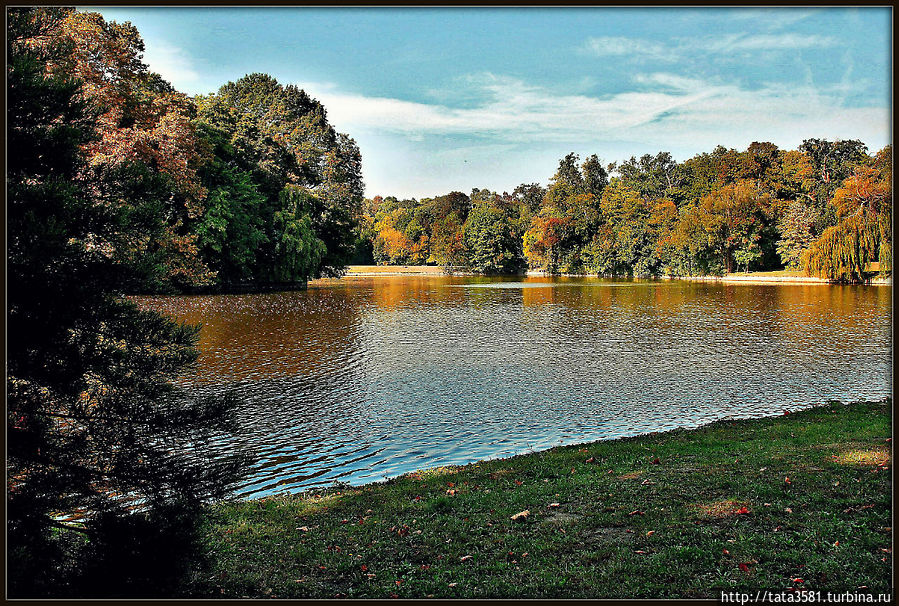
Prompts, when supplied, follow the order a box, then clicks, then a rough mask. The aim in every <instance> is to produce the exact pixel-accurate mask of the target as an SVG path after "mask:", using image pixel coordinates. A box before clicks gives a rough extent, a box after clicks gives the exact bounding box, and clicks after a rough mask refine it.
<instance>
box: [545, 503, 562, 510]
mask: <svg viewBox="0 0 899 606" xmlns="http://www.w3.org/2000/svg"><path fill="white" fill-rule="evenodd" d="M546 507H547V508H548V509H556V508H558V507H561V505H560V504H559V503H550V504H549V505H547V506H546Z"/></svg>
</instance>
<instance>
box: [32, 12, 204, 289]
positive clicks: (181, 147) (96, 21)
mask: <svg viewBox="0 0 899 606" xmlns="http://www.w3.org/2000/svg"><path fill="white" fill-rule="evenodd" d="M53 40H59V41H62V42H64V43H65V44H66V49H67V52H66V53H65V54H64V55H62V56H61V57H59V58H57V59H55V60H53V61H52V62H50V63H49V64H48V68H49V69H50V70H51V71H56V72H59V73H63V72H65V73H71V74H73V75H74V76H76V77H78V78H79V79H81V81H82V82H83V84H82V92H83V94H84V95H86V96H87V97H88V98H89V99H90V100H91V102H92V103H93V104H94V106H95V107H97V108H98V109H99V112H98V114H97V117H96V122H95V125H96V133H97V135H98V136H97V137H95V138H94V140H92V141H91V142H89V143H87V144H85V146H84V149H83V151H84V153H85V154H86V159H87V164H88V165H89V167H90V170H91V171H92V172H94V173H95V178H94V181H95V182H97V183H102V184H103V188H102V190H100V191H97V192H95V194H96V195H102V197H103V198H104V199H105V203H106V204H109V205H117V206H121V207H124V208H126V210H125V212H126V213H127V214H128V215H131V216H137V217H140V221H139V223H137V224H136V225H134V226H133V227H132V229H133V230H134V231H137V230H138V229H140V232H141V237H139V238H135V239H134V240H133V241H132V245H131V246H130V247H124V246H121V247H119V251H120V252H121V254H123V255H125V259H132V260H133V259H139V262H140V263H141V264H143V265H144V266H145V267H149V266H150V265H155V266H156V267H155V268H154V270H153V272H151V273H150V274H148V275H147V281H148V282H147V283H146V284H144V285H143V288H149V289H151V290H164V289H171V288H184V287H193V286H204V285H210V284H212V283H213V281H214V279H215V274H214V272H211V271H210V270H209V268H208V267H207V266H206V265H205V263H204V262H203V261H202V259H200V256H199V247H198V246H197V242H196V238H197V236H196V234H194V233H191V232H190V229H189V225H190V223H191V222H192V221H193V220H194V219H196V218H197V217H199V216H200V215H201V214H202V213H203V210H204V201H205V198H206V189H205V188H204V187H203V184H202V183H201V182H200V179H199V176H198V174H197V169H198V167H199V165H200V164H201V163H202V162H203V160H204V158H203V154H202V153H201V147H200V146H199V141H198V139H197V136H196V131H195V129H194V128H193V126H192V124H191V117H192V113H193V111H194V108H193V106H192V104H191V102H190V100H189V99H188V98H187V97H186V96H185V95H183V94H181V93H178V92H177V91H175V90H174V89H173V88H172V87H171V85H170V84H168V83H167V82H165V81H164V80H163V79H162V78H161V77H160V76H159V75H158V74H154V73H152V72H151V71H150V70H149V68H148V67H147V65H146V64H144V63H143V61H142V54H143V51H144V43H143V40H142V39H141V37H140V34H139V33H138V31H137V29H136V28H134V26H132V25H131V24H130V23H124V24H119V23H116V22H114V21H109V22H107V21H105V20H104V19H103V17H102V16H101V15H99V14H98V13H90V12H78V11H74V10H71V9H68V10H66V11H65V13H64V15H63V17H62V18H61V19H60V20H59V21H58V22H57V23H56V24H55V26H54V30H53V31H51V32H48V35H47V36H44V37H43V38H42V39H41V41H39V42H37V43H38V44H43V43H47V42H49V41H53Z"/></svg>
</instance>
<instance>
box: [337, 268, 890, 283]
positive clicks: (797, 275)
mask: <svg viewBox="0 0 899 606" xmlns="http://www.w3.org/2000/svg"><path fill="white" fill-rule="evenodd" d="M446 275H456V276H472V275H476V274H474V273H472V272H469V271H464V270H461V269H459V270H454V271H453V272H452V273H450V272H447V271H446V270H445V269H444V268H443V267H441V266H437V265H350V266H348V267H347V273H346V274H345V276H344V277H347V278H356V277H359V278H363V277H377V276H446ZM526 275H527V276H531V277H533V276H545V277H550V274H547V273H546V272H544V271H541V270H528V272H527V274H526ZM557 277H578V278H581V277H592V274H557ZM663 279H667V280H689V281H695V282H728V283H743V284H833V283H832V282H830V281H829V280H827V279H825V278H815V277H811V276H805V275H803V274H802V273H801V272H797V271H759V272H750V273H736V274H729V275H725V276H664V277H663ZM892 283H893V280H892V278H874V279H872V280H871V281H870V282H867V283H866V284H871V285H878V286H890V285H892Z"/></svg>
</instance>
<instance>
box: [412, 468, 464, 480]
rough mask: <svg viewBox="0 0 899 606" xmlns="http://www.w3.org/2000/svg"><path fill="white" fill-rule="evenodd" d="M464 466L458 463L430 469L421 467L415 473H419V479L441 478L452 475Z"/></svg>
mask: <svg viewBox="0 0 899 606" xmlns="http://www.w3.org/2000/svg"><path fill="white" fill-rule="evenodd" d="M461 469H462V468H461V467H459V466H458V465H445V466H443V467H430V468H428V469H421V470H419V471H416V472H415V473H416V474H417V475H418V477H419V479H423V480H424V479H428V478H439V477H441V476H451V475H455V474H457V473H459V471H460V470H461Z"/></svg>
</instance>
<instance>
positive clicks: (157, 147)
mask: <svg viewBox="0 0 899 606" xmlns="http://www.w3.org/2000/svg"><path fill="white" fill-rule="evenodd" d="M29 45H30V46H32V47H34V48H49V47H50V46H55V47H58V48H60V49H64V50H63V52H61V53H59V56H58V58H57V59H54V60H53V61H49V62H47V64H46V69H47V72H48V73H50V74H63V73H64V74H66V75H71V76H73V77H74V78H76V79H77V80H78V81H79V83H80V94H79V95H78V96H79V98H80V99H81V100H82V101H84V102H86V103H88V104H89V106H91V107H92V108H94V109H95V110H96V119H95V126H96V128H95V131H96V132H95V137H94V138H93V139H92V140H91V141H89V142H85V143H84V144H83V146H82V148H81V150H82V152H83V153H84V154H85V156H86V166H85V167H83V172H85V173H90V174H91V175H92V176H93V181H94V182H95V183H96V184H97V185H96V187H97V191H96V194H97V195H98V196H99V197H100V198H102V200H103V202H104V204H106V205H108V206H109V207H117V208H121V209H123V210H124V211H125V212H126V214H127V215H128V216H129V221H128V224H127V225H123V226H122V230H121V233H119V234H118V235H119V236H120V237H118V238H117V239H116V241H115V242H111V241H108V242H104V243H103V246H105V247H106V248H107V251H108V253H109V254H110V255H111V256H114V257H115V258H116V259H117V260H119V261H122V262H125V263H127V264H129V265H131V266H132V267H133V268H134V269H135V271H133V272H132V273H131V275H130V278H129V280H130V282H129V284H128V285H127V288H128V289H129V290H132V291H134V290H151V291H166V290H183V289H191V288H198V287H220V286H221V287H228V286H238V287H247V286H256V285H263V284H271V283H281V284H283V283H303V282H305V280H306V279H307V278H309V277H311V276H319V275H336V274H337V273H339V271H340V270H341V268H342V267H343V266H344V265H345V263H346V261H347V260H348V258H349V256H350V255H351V254H352V247H353V240H352V226H353V217H354V215H355V214H357V213H358V208H359V203H360V201H361V200H362V192H363V188H362V180H361V158H360V154H359V150H358V148H357V147H356V145H355V143H354V142H353V140H352V139H350V138H349V137H347V136H346V135H343V134H340V133H338V132H336V131H335V130H334V128H333V127H332V126H331V125H330V124H329V123H328V121H327V116H326V112H325V109H324V108H323V107H322V105H321V104H320V103H318V102H317V101H316V100H314V99H312V98H310V97H309V96H308V95H307V94H306V93H305V92H303V91H302V90H300V89H298V88H297V87H295V86H282V85H280V84H279V83H278V82H277V81H276V80H274V79H273V78H271V77H269V76H266V75H263V74H252V75H248V76H246V77H244V78H241V79H240V80H238V81H237V82H229V83H228V84H226V85H224V86H222V87H221V88H220V89H219V91H218V92H216V93H214V94H211V95H208V96H201V97H197V98H189V97H187V96H186V95H184V94H182V93H179V92H177V91H176V90H174V89H173V88H172V86H171V85H170V84H169V83H167V82H165V81H164V80H163V79H162V78H161V77H160V76H159V75H157V74H155V73H153V72H151V71H150V70H149V69H148V66H147V65H146V64H144V63H143V61H142V60H141V57H142V53H143V50H144V46H143V42H142V40H141V38H140V34H139V33H138V32H137V30H136V29H135V28H134V27H133V26H132V25H131V24H129V23H124V24H119V23H115V22H106V21H105V20H104V19H103V18H102V16H100V15H99V14H96V13H86V12H77V11H74V10H67V11H65V12H64V14H63V17H62V18H60V19H56V20H54V22H53V23H52V26H48V28H47V29H46V31H44V32H43V33H42V34H41V36H39V37H37V38H35V39H33V40H30V41H29Z"/></svg>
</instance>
